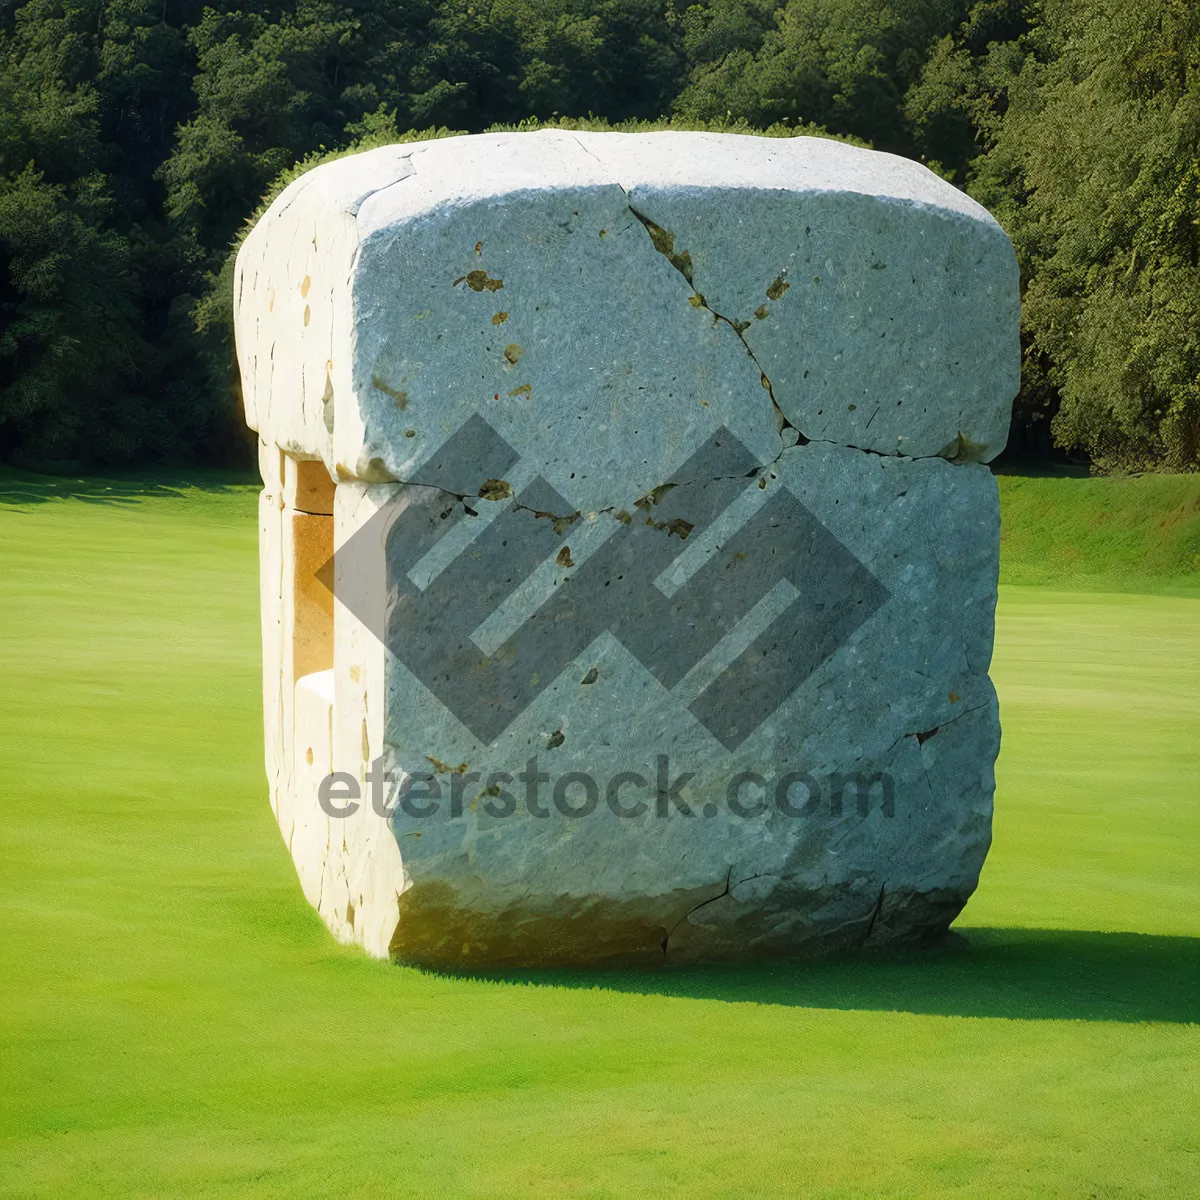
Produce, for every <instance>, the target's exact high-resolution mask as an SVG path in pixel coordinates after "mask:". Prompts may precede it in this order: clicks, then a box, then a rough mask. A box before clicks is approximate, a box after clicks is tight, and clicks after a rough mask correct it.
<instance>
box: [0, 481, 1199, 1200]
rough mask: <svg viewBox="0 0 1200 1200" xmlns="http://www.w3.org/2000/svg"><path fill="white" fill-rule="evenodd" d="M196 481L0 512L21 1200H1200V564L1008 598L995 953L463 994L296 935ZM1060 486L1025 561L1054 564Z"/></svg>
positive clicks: (987, 914) (232, 621)
mask: <svg viewBox="0 0 1200 1200" xmlns="http://www.w3.org/2000/svg"><path fill="white" fill-rule="evenodd" d="M201 482H202V484H203V486H201V487H195V486H183V485H180V486H178V487H172V486H168V485H166V484H159V485H155V486H150V485H147V484H144V483H141V484H138V483H126V484H122V483H111V484H109V483H103V482H94V483H90V484H84V485H75V484H73V483H64V482H61V481H60V482H57V483H42V482H38V481H25V482H22V481H21V480H20V479H18V478H17V477H10V476H6V477H3V478H0V697H2V705H3V708H2V716H3V722H2V726H0V795H2V796H3V804H4V810H3V819H2V820H0V903H2V904H3V915H2V918H0V939H2V941H0V963H2V969H0V989H2V995H0V1004H2V1007H0V1036H2V1041H0V1195H4V1196H46V1197H67V1196H73V1195H89V1196H119V1197H139V1196H146V1197H171V1196H201V1195H203V1196H278V1197H322V1196H330V1197H355V1196H380V1197H384V1196H386V1197H391V1196H409V1195H422V1196H424V1195H429V1196H437V1195H445V1196H457V1195H470V1196H479V1197H499V1196H517V1195H519V1196H553V1197H557V1196H612V1197H624V1196H634V1195H644V1196H654V1197H669V1196H680V1197H689V1198H697V1197H715V1196H748V1197H757V1196H774V1195H798V1196H812V1197H860V1196H897V1197H901V1196H902V1197H939V1196H980V1197H994V1196H1005V1197H1007V1196H1029V1197H1046V1196H1061V1197H1084V1198H1089V1197H1135V1196H1162V1197H1169V1198H1172V1200H1174V1198H1177V1197H1187V1196H1198V1195H1200V1121H1198V1120H1197V1116H1196V1114H1197V1111H1198V1106H1197V1101H1198V1099H1200V1098H1198V1097H1197V1087H1196V1082H1197V1073H1198V1070H1197V1064H1198V1062H1200V1030H1198V1028H1197V1025H1196V1024H1195V1022H1196V1021H1197V1007H1198V1005H1197V995H1198V991H1200V958H1198V949H1200V903H1198V902H1200V886H1198V884H1197V873H1196V872H1197V863H1198V861H1200V855H1198V851H1200V589H1197V588H1195V587H1194V586H1193V583H1194V580H1193V581H1191V582H1189V581H1188V580H1187V579H1186V577H1184V576H1183V575H1181V574H1180V570H1181V568H1180V563H1184V565H1185V566H1186V555H1187V554H1190V553H1191V550H1189V549H1188V546H1190V545H1191V543H1190V542H1187V538H1186V537H1185V538H1184V540H1183V542H1180V543H1179V545H1181V546H1183V550H1180V551H1179V552H1178V553H1176V550H1178V547H1175V549H1173V550H1172V551H1171V553H1170V554H1169V555H1167V557H1168V558H1169V559H1170V562H1169V563H1167V564H1166V566H1162V565H1161V564H1160V567H1161V569H1162V570H1164V571H1174V576H1173V577H1172V578H1171V579H1170V580H1167V581H1166V582H1164V583H1163V586H1162V587H1161V588H1158V592H1159V593H1168V592H1171V593H1174V594H1155V585H1154V583H1153V581H1149V582H1148V581H1147V580H1146V579H1145V578H1141V579H1140V580H1139V581H1138V586H1139V587H1140V588H1141V591H1142V593H1143V594H1130V593H1129V592H1128V591H1121V590H1111V589H1110V590H1096V589H1097V588H1101V589H1102V588H1103V587H1104V586H1106V585H1105V578H1108V577H1109V576H1111V577H1112V578H1113V579H1115V580H1116V581H1115V582H1113V583H1112V585H1111V587H1112V588H1119V587H1120V585H1121V580H1120V579H1116V576H1115V575H1112V572H1114V571H1116V572H1117V574H1118V575H1119V574H1120V572H1119V571H1117V567H1114V565H1113V562H1111V561H1108V560H1106V561H1105V563H1102V564H1101V566H1102V567H1103V569H1104V570H1105V571H1108V572H1109V576H1104V577H1100V576H1097V575H1096V574H1095V573H1094V572H1093V574H1092V575H1091V576H1089V577H1088V586H1089V587H1091V588H1092V589H1093V590H1090V591H1089V590H1082V589H1081V588H1079V587H1076V588H1074V590H1072V589H1071V587H1070V586H1069V584H1070V579H1069V570H1068V568H1069V567H1070V566H1071V562H1070V559H1071V556H1070V554H1066V555H1065V556H1061V557H1063V563H1062V564H1060V565H1061V566H1062V568H1063V571H1064V572H1066V574H1063V575H1062V576H1061V578H1060V580H1059V584H1058V585H1056V586H1060V590H1051V589H1050V588H1048V587H1045V586H1031V585H1028V584H1026V585H1022V586H1006V587H1005V588H1003V589H1002V594H1001V602H1000V612H999V623H998V641H997V648H996V658H995V665H994V675H995V679H996V682H997V686H998V688H999V690H1000V696H1001V703H1002V706H1003V709H1002V717H1003V722H1004V729H1005V740H1004V749H1003V752H1002V756H1001V760H1000V765H999V780H1000V783H999V791H998V794H997V798H996V825H995V843H994V846H993V849H992V853H991V856H990V857H989V859H988V864H987V867H986V869H985V872H984V876H983V880H982V883H981V885H980V889H979V892H978V894H977V896H976V898H975V899H973V900H972V902H971V904H970V905H969V906H968V908H967V910H966V912H965V913H964V915H963V917H962V918H961V920H960V922H959V927H960V928H961V929H962V930H963V931H964V932H965V933H966V934H967V935H968V937H969V938H970V940H971V942H972V943H973V948H972V949H971V950H970V951H969V952H965V953H961V954H958V955H951V956H943V957H940V958H929V959H926V960H923V961H919V962H873V963H829V964H821V965H808V966H786V965H783V966H772V967H761V968H754V969H726V970H690V971H684V972H670V973H668V972H661V973H658V974H649V975H640V976H639V975H632V974H622V975H603V974H557V975H554V976H552V977H537V976H533V975H528V976H525V977H524V978H523V979H509V980H502V981H497V980H478V979H474V980H472V979H457V978H449V977H438V976H435V975H429V974H424V973H421V972H418V971H416V970H413V969H408V968H400V967H396V966H391V965H388V964H385V963H378V962H373V961H370V960H368V959H366V958H365V957H363V956H362V955H361V954H359V953H357V952H355V951H352V950H349V949H345V948H342V947H339V946H338V945H337V944H336V943H334V942H333V940H332V939H331V938H330V937H329V936H328V935H327V934H326V932H325V930H324V927H323V926H322V925H321V923H320V921H319V920H318V918H317V917H316V915H315V914H314V913H313V912H311V911H310V910H309V908H308V907H307V905H306V904H305V903H304V901H303V898H302V897H301V894H300V889H299V886H298V885H297V882H296V880H295V878H294V875H293V873H292V869H291V865H290V862H289V860H288V857H287V854H286V851H285V849H284V846H283V843H282V841H281V839H280V837H279V835H278V833H277V831H276V829H275V826H274V822H273V819H272V817H271V813H270V809H269V807H268V804H267V800H266V789H265V781H264V778H263V773H262V767H261V761H260V760H261V726H260V710H259V706H260V693H259V682H258V669H259V668H258V655H259V645H258V629H257V584H256V577H255V576H256V537H257V529H256V521H255V507H254V505H255V500H254V496H255V493H254V489H253V488H252V487H249V486H245V485H241V484H237V483H232V482H223V481H221V480H217V479H206V480H202V481H201ZM1038 482H1039V481H1036V480H1021V481H1019V482H1018V484H1017V488H1018V490H1020V489H1025V490H1023V491H1021V492H1020V495H1019V496H1018V497H1017V501H1018V502H1019V503H1015V507H1014V509H1013V511H1016V512H1018V519H1019V520H1024V519H1028V520H1029V521H1030V522H1031V525H1030V528H1029V529H1027V530H1022V529H1020V528H1017V527H1016V526H1014V525H1012V523H1011V521H1010V522H1009V524H1008V525H1007V526H1006V554H1007V553H1010V551H1011V554H1012V555H1013V556H1014V558H1013V561H1014V563H1017V560H1019V559H1020V556H1021V554H1022V553H1026V557H1028V558H1029V560H1030V562H1032V563H1033V564H1034V567H1036V559H1037V557H1038V555H1039V554H1043V553H1044V552H1043V551H1041V550H1040V549H1039V548H1038V547H1039V543H1038V538H1040V537H1042V536H1043V531H1042V527H1041V525H1040V524H1038V522H1040V521H1041V520H1042V518H1041V517H1038V516H1037V513H1038V512H1039V511H1040V508H1039V505H1040V504H1041V500H1040V499H1039V497H1041V496H1042V494H1041V493H1039V492H1037V490H1036V485H1037V484H1038ZM1049 482H1050V483H1053V485H1054V486H1055V487H1057V486H1059V483H1060V482H1061V481H1049ZM1079 482H1081V483H1084V482H1087V481H1079ZM1102 482H1105V483H1106V484H1107V482H1108V481H1102ZM1136 482H1137V481H1127V484H1128V485H1132V484H1136ZM1120 484H1121V481H1115V482H1114V484H1113V488H1114V489H1115V490H1111V491H1110V492H1106V493H1104V495H1105V496H1106V497H1107V499H1105V500H1104V503H1105V504H1109V505H1110V506H1112V505H1113V504H1115V505H1116V508H1117V509H1120V504H1121V499H1120V497H1121V493H1120V491H1119V486H1120ZM1047 486H1049V484H1048V485H1047ZM1090 486H1091V485H1090V484H1089V487H1090ZM1171 486H1172V487H1175V486H1176V485H1175V484H1173V483H1172V484H1171ZM1191 486H1192V491H1191V492H1190V493H1186V494H1184V492H1181V493H1180V494H1181V495H1183V496H1184V498H1183V500H1182V501H1180V504H1181V506H1182V507H1181V508H1180V512H1181V513H1182V514H1183V515H1182V516H1180V517H1179V518H1178V519H1177V520H1176V522H1175V524H1174V525H1172V526H1167V525H1166V524H1163V525H1161V526H1159V525H1154V526H1153V527H1154V528H1156V529H1162V530H1164V531H1165V532H1164V533H1163V534H1162V535H1161V536H1162V537H1167V535H1168V534H1170V536H1172V537H1174V536H1175V534H1174V533H1173V532H1172V531H1173V530H1175V529H1176V527H1177V526H1178V525H1179V523H1180V522H1184V523H1185V524H1186V522H1187V521H1189V520H1191V519H1192V518H1191V517H1190V516H1189V514H1188V511H1186V510H1187V509H1188V506H1189V505H1190V504H1191V497H1194V496H1195V495H1196V494H1197V488H1196V485H1195V482H1194V481H1193V483H1192V485H1191ZM1005 487H1006V506H1007V505H1008V504H1009V500H1010V495H1009V493H1010V492H1011V490H1012V487H1013V484H1012V481H1011V480H1010V481H1005ZM1068 490H1069V489H1068ZM1077 491H1078V489H1077ZM1184 491H1185V492H1186V489H1185V490H1184ZM1074 494H1075V493H1071V495H1074ZM1079 494H1080V495H1082V492H1080V493H1079ZM1114 497H1115V498H1116V499H1115V500H1114ZM1167 499H1168V500H1169V502H1170V504H1171V505H1175V503H1176V500H1177V499H1178V497H1176V495H1175V493H1174V492H1172V493H1171V495H1170V497H1168V498H1167ZM1094 501H1095V489H1094V488H1093V489H1092V491H1091V492H1089V493H1088V496H1086V497H1084V503H1083V507H1084V508H1085V509H1086V508H1087V505H1089V504H1093V505H1094ZM1166 502H1167V501H1165V500H1164V501H1163V503H1164V504H1165V503H1166ZM1063 503H1067V504H1069V503H1073V501H1072V500H1071V499H1070V496H1068V497H1067V500H1065V501H1063ZM1156 503H1157V502H1156ZM1021 505H1024V508H1022V507H1021ZM1151 507H1152V508H1153V505H1151ZM1160 507H1161V505H1160ZM1197 509H1200V502H1198V503H1197ZM1008 511H1009V510H1008V508H1007V507H1006V515H1007V513H1008ZM1089 511H1090V510H1089ZM1155 511H1157V510H1155ZM1164 511H1165V510H1164ZM1171 511H1172V512H1174V511H1175V510H1174V508H1172V509H1171ZM1081 512H1082V510H1081ZM1020 514H1026V516H1021V515H1020ZM1028 514H1033V515H1028ZM1151 516H1153V513H1152V514H1151ZM1091 520H1092V518H1091V517H1089V516H1088V515H1087V513H1086V512H1082V515H1081V516H1080V517H1079V521H1080V522H1082V525H1081V527H1082V528H1084V529H1085V533H1086V528H1087V527H1088V525H1089V522H1091ZM1164 520H1165V518H1164ZM1101 523H1103V522H1101ZM1119 523H1120V522H1119V521H1118V524H1119ZM1142 524H1143V525H1145V526H1146V527H1147V528H1150V527H1151V525H1153V522H1152V521H1151V519H1150V518H1146V519H1145V520H1144V521H1142ZM1131 525H1132V527H1133V528H1135V530H1136V528H1138V527H1139V524H1138V521H1137V520H1133V521H1132V522H1131ZM1063 536H1064V537H1067V536H1073V535H1072V534H1071V533H1070V530H1068V531H1067V533H1066V534H1064V535H1063ZM1155 536H1156V537H1157V536H1159V535H1155ZM1180 536H1183V535H1180ZM1187 536H1188V537H1190V536H1191V535H1187ZM1135 540H1136V539H1135ZM1185 543H1186V544H1185ZM1105 545H1106V546H1109V545H1110V543H1108V542H1106V543H1105ZM1172 545H1173V546H1174V545H1175V544H1174V543H1172ZM1031 546H1032V547H1033V550H1032V551H1031V550H1029V547H1031ZM1022 547H1024V548H1025V549H1024V550H1022ZM1135 550H1136V547H1134V549H1132V550H1129V551H1128V554H1133V553H1134V552H1135ZM1185 551H1186V553H1185ZM1106 553H1107V551H1106ZM1114 553H1115V552H1114ZM1181 554H1182V555H1183V557H1182V558H1181V557H1180V555H1181ZM1172 555H1173V557H1172ZM1160 557H1161V556H1160ZM1022 561H1023V560H1022ZM1114 561H1115V560H1114ZM1172 564H1173V565H1172ZM1018 565H1019V563H1018ZM1027 565H1028V564H1027ZM1118 566H1119V564H1118ZM1034 567H1030V568H1029V569H1030V570H1033V569H1034ZM1015 569H1016V568H1015V567H1014V570H1015ZM1128 574H1129V572H1126V573H1125V575H1126V576H1128ZM1016 575H1017V577H1023V578H1028V577H1029V575H1028V572H1026V574H1025V575H1024V576H1022V575H1021V573H1020V571H1016ZM1122 578H1124V576H1123V577H1122ZM1063 580H1066V582H1063Z"/></svg>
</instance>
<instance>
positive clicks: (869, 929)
mask: <svg viewBox="0 0 1200 1200" xmlns="http://www.w3.org/2000/svg"><path fill="white" fill-rule="evenodd" d="M886 890H887V884H886V883H885V884H881V885H880V888H879V899H878V900H876V901H875V909H874V911H873V912H872V913H871V921H870V924H869V925H868V926H867V935H866V937H864V938H863V945H864V946H865V945H866V944H867V942H869V941H870V940H871V933H872V932H873V931H874V929H875V922H876V921H877V920H878V919H879V913H880V911H881V910H882V909H883V894H884V892H885V891H886Z"/></svg>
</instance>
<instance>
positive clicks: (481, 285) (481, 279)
mask: <svg viewBox="0 0 1200 1200" xmlns="http://www.w3.org/2000/svg"><path fill="white" fill-rule="evenodd" d="M460 283H465V284H466V285H467V287H469V288H470V289H471V291H473V292H498V291H499V290H500V289H501V288H502V287H503V286H504V280H503V279H491V278H489V277H488V273H487V272H486V271H468V272H467V273H466V274H465V275H460V276H459V277H458V278H457V279H456V280H455V281H454V282H453V283H452V284H451V285H450V286H451V287H458V285H459V284H460Z"/></svg>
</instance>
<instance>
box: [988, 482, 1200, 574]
mask: <svg viewBox="0 0 1200 1200" xmlns="http://www.w3.org/2000/svg"><path fill="white" fill-rule="evenodd" d="M999 483H1000V497H1001V507H1002V512H1003V517H1004V522H1003V530H1002V533H1001V538H1002V543H1003V551H1002V554H1001V579H1002V581H1003V582H1005V583H1032V584H1041V585H1047V586H1051V587H1060V588H1062V587H1065V588H1071V589H1084V590H1089V591H1097V590H1113V589H1115V590H1117V591H1122V592H1130V591H1133V592H1156V593H1160V594H1162V593H1174V594H1177V595H1192V596H1195V595H1200V475H1139V476H1135V477H1131V478H1127V479H1114V478H1100V479H1089V478H1087V477H1082V478H1081V477H1078V476H1072V475H1067V474H1060V475H1043V476H1033V477H1031V476H1026V475H1007V474H1005V475H1000V476H999Z"/></svg>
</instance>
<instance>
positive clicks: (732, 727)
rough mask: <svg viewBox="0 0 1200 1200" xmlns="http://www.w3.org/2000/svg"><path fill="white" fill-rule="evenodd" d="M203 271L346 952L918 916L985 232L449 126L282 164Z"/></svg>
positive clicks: (738, 178)
mask: <svg viewBox="0 0 1200 1200" xmlns="http://www.w3.org/2000/svg"><path fill="white" fill-rule="evenodd" d="M235 289H236V295H235V302H236V328H237V344H238V355H239V359H240V363H241V371H242V380H243V389H244V396H245V405H246V414H247V420H248V422H249V423H250V425H251V426H252V427H253V428H254V429H256V430H257V431H258V434H259V447H260V461H261V467H262V475H263V480H264V484H265V487H264V490H263V494H262V501H261V509H260V512H261V539H262V618H263V660H264V681H265V683H264V703H265V710H266V755H267V775H268V779H269V782H270V790H271V803H272V807H273V809H274V811H275V815H276V817H277V819H278V821H279V825H280V828H281V830H282V832H283V836H284V839H285V841H286V842H287V845H288V848H289V850H290V852H291V854H292V857H293V859H294V861H295V864H296V869H297V872H298V873H299V876H300V882H301V885H302V887H303V889H304V893H305V895H306V896H307V898H308V899H309V901H310V903H312V904H313V905H314V906H315V907H316V908H317V909H318V910H319V911H320V913H321V916H322V917H323V918H324V919H325V921H326V923H327V924H328V925H329V927H330V929H332V930H333V932H334V933H335V934H336V935H337V936H338V937H339V938H341V939H342V940H345V941H352V942H358V943H360V944H361V945H363V946H364V947H365V948H366V949H367V950H368V951H369V952H370V953H372V954H375V955H380V956H383V955H387V954H389V953H390V954H392V955H394V956H396V957H399V958H402V959H406V960H410V961H417V962H429V963H442V964H475V965H487V964H541V963H604V962H646V963H655V962H663V961H666V962H676V961H699V960H720V959H739V958H745V957H754V956H762V955H769V954H775V955H794V954H815V953H826V952H831V951H839V950H847V949H853V948H856V947H859V946H864V945H868V946H873V945H877V944H883V943H891V944H918V943H921V942H924V941H928V940H930V939H935V938H937V937H938V936H939V935H941V934H943V933H944V931H945V930H946V928H947V926H948V925H949V923H950V921H952V920H953V918H954V917H955V915H956V914H957V913H958V912H959V910H960V909H961V907H962V905H963V904H964V903H965V901H966V900H967V898H968V897H969V896H970V894H971V892H972V891H973V889H974V888H975V885H976V882H977V879H978V875H979V870H980V867H981V865H982V863H983V859H984V856H985V854H986V853H987V848H988V844H989V840H990V828H991V810H992V793H993V763H994V761H995V757H996V753H997V749H998V746H999V737H1000V728H999V720H998V714H997V706H996V699H995V693H994V691H993V688H992V685H991V682H990V680H989V678H988V665H989V660H990V657H991V649H992V634H993V611H994V605H995V598H996V577H997V556H998V545H999V513H998V502H997V492H996V486H995V483H994V481H993V479H992V477H991V474H990V472H989V471H988V469H987V467H986V466H984V465H982V464H983V463H985V462H986V461H988V460H989V459H991V458H992V457H994V456H995V455H996V454H997V453H999V451H1000V450H1001V449H1002V447H1003V445H1004V441H1005V438H1006V435H1007V430H1008V422H1009V410H1010V404H1011V401H1012V398H1013V396H1014V395H1015V393H1016V390H1017V386H1018V377H1019V362H1020V352H1019V343H1018V321H1019V302H1018V284H1017V266H1016V261H1015V258H1014V255H1013V251H1012V247H1011V245H1010V244H1009V241H1008V239H1007V237H1006V236H1005V235H1004V233H1003V232H1002V231H1001V229H1000V227H999V226H998V225H997V224H996V222H995V221H994V220H993V219H992V218H991V217H990V216H989V215H988V213H987V212H986V211H985V210H984V209H982V208H981V207H980V206H979V205H977V204H975V203H974V202H973V201H971V200H970V199H968V198H967V197H966V196H965V195H963V194H962V193H961V192H959V191H957V190H956V189H955V188H954V187H952V186H951V185H950V184H948V183H946V182H944V181H943V180H941V179H939V178H938V177H936V176H935V175H933V174H932V173H931V172H929V171H927V170H926V169H925V168H923V167H921V166H919V165H918V164H916V163H913V162H910V161H908V160H905V159H902V158H896V157H893V156H891V155H886V154H879V153H874V152H872V151H867V150H861V149H856V148H853V147H850V146H845V145H842V144H840V143H836V142H832V141H827V140H821V139H812V138H796V139H770V138H757V137H743V136H732V135H718V134H702V133H676V132H669V133H654V134H617V133H604V134H590V133H589V134H583V133H581V134H574V133H569V132H565V131H544V132H540V133H520V134H494V135H482V136H477V137H463V138H454V139H448V140H444V141H436V142H429V143H423V144H414V145H404V146H395V147H389V148H385V149H380V150H374V151H371V152H369V153H365V154H360V155H356V156H352V157H348V158H344V159H341V160H339V161H336V162H332V163H330V164H327V165H325V166H321V167H318V168H316V169H315V170H313V171H310V172H309V173H308V174H306V175H304V176H303V177H302V178H300V179H298V180H297V181H296V182H295V183H293V184H292V185H291V186H290V187H288V188H287V190H286V191H284V192H283V193H282V194H281V195H280V196H279V197H278V199H276V201H275V202H274V203H273V204H272V205H271V207H270V209H269V210H268V211H267V213H266V214H265V215H264V216H263V218H262V219H261V220H260V221H259V222H258V224H257V225H256V227H255V228H254V230H253V231H252V232H251V234H250V235H249V237H248V238H247V239H246V242H245V245H244V246H243V248H242V250H241V252H240V254H239V256H238V261H237V278H236V282H235ZM335 548H336V554H335V553H334V551H335ZM335 597H336V599H335Z"/></svg>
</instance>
